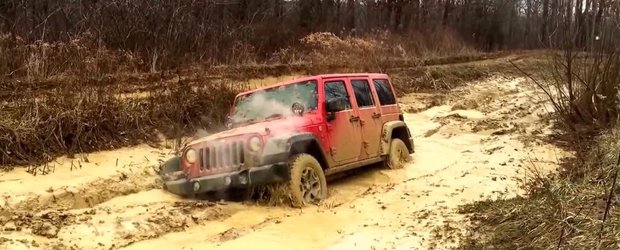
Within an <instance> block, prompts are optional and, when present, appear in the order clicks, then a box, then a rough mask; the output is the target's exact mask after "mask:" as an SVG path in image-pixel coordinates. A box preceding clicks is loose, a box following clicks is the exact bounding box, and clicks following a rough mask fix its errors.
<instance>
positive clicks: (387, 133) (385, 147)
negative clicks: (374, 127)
mask: <svg viewBox="0 0 620 250" xmlns="http://www.w3.org/2000/svg"><path fill="white" fill-rule="evenodd" d="M401 127H404V128H406V129H407V124H406V123H405V122H403V121H390V122H386V123H385V124H383V131H382V133H381V155H387V154H389V153H390V143H391V142H392V132H394V129H396V128H401ZM407 131H409V129H407ZM409 136H411V135H409Z"/></svg>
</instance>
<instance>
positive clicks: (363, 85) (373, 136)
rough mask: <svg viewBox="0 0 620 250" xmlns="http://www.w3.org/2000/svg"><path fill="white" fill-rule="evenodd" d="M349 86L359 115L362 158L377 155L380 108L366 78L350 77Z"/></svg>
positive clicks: (379, 141) (379, 137)
mask: <svg viewBox="0 0 620 250" xmlns="http://www.w3.org/2000/svg"><path fill="white" fill-rule="evenodd" d="M351 87H352V89H353V92H354V94H355V104H356V105H354V106H357V109H358V114H359V117H360V120H359V124H360V127H361V134H362V147H361V151H362V153H363V155H362V157H363V158H372V157H376V156H378V155H379V150H380V143H381V129H382V128H381V127H382V122H381V113H380V112H381V110H380V109H379V105H377V104H378V102H377V101H376V100H375V98H374V94H373V92H372V88H371V87H370V82H369V81H368V79H351Z"/></svg>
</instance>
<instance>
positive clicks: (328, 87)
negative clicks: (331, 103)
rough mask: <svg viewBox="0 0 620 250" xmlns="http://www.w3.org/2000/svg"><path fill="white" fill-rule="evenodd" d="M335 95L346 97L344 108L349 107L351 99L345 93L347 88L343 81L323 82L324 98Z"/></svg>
mask: <svg viewBox="0 0 620 250" xmlns="http://www.w3.org/2000/svg"><path fill="white" fill-rule="evenodd" d="M336 97H344V98H345V99H347V107H346V109H351V100H349V95H348V94H347V88H346V86H345V85H344V82H343V81H332V82H325V100H330V99H332V98H336Z"/></svg>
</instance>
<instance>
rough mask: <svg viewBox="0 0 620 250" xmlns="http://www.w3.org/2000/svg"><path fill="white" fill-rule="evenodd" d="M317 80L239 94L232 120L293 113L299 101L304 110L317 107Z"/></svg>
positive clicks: (256, 119)
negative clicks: (294, 106)
mask: <svg viewBox="0 0 620 250" xmlns="http://www.w3.org/2000/svg"><path fill="white" fill-rule="evenodd" d="M317 96H318V93H317V81H315V80H311V81H304V82H298V83H294V84H289V85H285V86H280V87H274V88H270V89H266V90H261V91H257V92H253V93H249V94H247V95H244V96H239V97H238V98H237V101H236V102H235V107H234V109H233V113H232V122H234V123H240V122H248V121H259V120H264V119H267V118H270V117H279V116H289V115H292V114H293V111H292V106H293V104H294V103H299V104H301V105H302V106H304V108H305V110H306V111H309V110H316V108H317V103H318V101H317Z"/></svg>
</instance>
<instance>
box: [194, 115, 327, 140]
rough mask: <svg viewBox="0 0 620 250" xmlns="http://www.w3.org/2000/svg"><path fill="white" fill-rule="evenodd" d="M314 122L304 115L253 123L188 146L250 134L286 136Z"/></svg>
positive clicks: (202, 138)
mask: <svg viewBox="0 0 620 250" xmlns="http://www.w3.org/2000/svg"><path fill="white" fill-rule="evenodd" d="M314 122H315V121H314V119H313V118H312V116H309V115H304V116H302V117H299V116H289V117H283V118H280V119H274V120H268V121H263V122H257V123H251V124H247V125H244V126H241V127H236V128H232V129H229V130H225V131H222V132H219V133H215V134H212V135H208V136H205V137H201V138H199V139H196V140H193V141H192V142H190V143H189V144H188V146H191V145H196V144H200V143H204V142H208V141H213V140H218V139H223V138H228V137H237V136H244V135H250V134H259V135H261V136H263V135H266V134H267V133H269V134H272V135H278V134H285V133H290V132H294V131H297V130H299V129H301V128H303V127H306V126H308V125H310V124H312V123H314ZM267 131H269V132H267Z"/></svg>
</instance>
